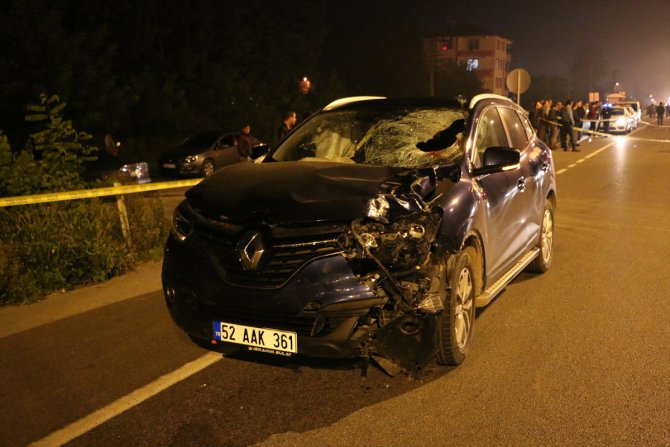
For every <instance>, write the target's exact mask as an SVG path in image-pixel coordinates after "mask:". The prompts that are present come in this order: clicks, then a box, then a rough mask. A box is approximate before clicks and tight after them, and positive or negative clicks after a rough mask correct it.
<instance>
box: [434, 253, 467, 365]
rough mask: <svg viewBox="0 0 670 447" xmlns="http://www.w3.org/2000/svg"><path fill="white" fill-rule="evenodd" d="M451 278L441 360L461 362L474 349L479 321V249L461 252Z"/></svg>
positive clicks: (442, 326) (440, 333)
mask: <svg viewBox="0 0 670 447" xmlns="http://www.w3.org/2000/svg"><path fill="white" fill-rule="evenodd" d="M457 256H458V257H457V259H456V263H455V267H454V269H453V271H452V272H451V277H450V278H449V285H450V288H449V290H448V293H447V296H446V299H445V303H444V312H443V313H442V315H441V316H440V319H439V322H438V328H437V349H438V350H437V362H438V363H439V364H440V365H453V366H455V365H460V364H461V363H463V361H464V360H465V357H466V356H467V355H468V353H469V352H470V347H471V345H472V333H473V328H474V323H475V280H474V279H475V277H474V267H473V263H474V262H475V251H474V249H472V248H467V249H465V250H464V251H462V252H461V253H459V254H458V255H457Z"/></svg>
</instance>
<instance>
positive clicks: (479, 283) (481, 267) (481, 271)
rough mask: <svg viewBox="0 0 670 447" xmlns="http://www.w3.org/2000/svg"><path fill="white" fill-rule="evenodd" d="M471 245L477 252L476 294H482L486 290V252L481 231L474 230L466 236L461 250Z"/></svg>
mask: <svg viewBox="0 0 670 447" xmlns="http://www.w3.org/2000/svg"><path fill="white" fill-rule="evenodd" d="M469 247H470V248H473V249H474V251H475V253H476V258H475V259H473V268H474V270H475V271H474V276H475V278H474V279H475V295H480V294H481V293H482V292H483V291H484V288H485V287H484V286H485V284H486V281H485V278H486V253H485V251H484V244H483V243H482V238H481V236H480V235H479V233H477V232H472V233H470V234H468V235H467V236H466V237H465V240H464V241H463V244H462V245H461V250H462V251H464V250H466V249H467V248H469Z"/></svg>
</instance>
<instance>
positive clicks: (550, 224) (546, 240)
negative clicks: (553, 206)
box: [542, 209, 554, 263]
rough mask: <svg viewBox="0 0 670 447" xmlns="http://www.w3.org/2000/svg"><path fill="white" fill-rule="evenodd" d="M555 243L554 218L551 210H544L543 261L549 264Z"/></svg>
mask: <svg viewBox="0 0 670 447" xmlns="http://www.w3.org/2000/svg"><path fill="white" fill-rule="evenodd" d="M553 243H554V218H553V215H552V214H551V211H550V210H548V209H547V210H544V218H543V219H542V260H543V261H544V262H545V263H549V261H550V260H551V251H552V250H553Z"/></svg>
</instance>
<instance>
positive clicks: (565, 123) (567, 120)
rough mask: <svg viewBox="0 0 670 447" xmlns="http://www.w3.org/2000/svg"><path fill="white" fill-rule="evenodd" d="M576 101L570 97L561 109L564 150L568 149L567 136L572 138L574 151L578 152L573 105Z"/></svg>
mask: <svg viewBox="0 0 670 447" xmlns="http://www.w3.org/2000/svg"><path fill="white" fill-rule="evenodd" d="M573 104H574V101H573V100H572V99H568V100H567V101H565V106H564V107H563V109H561V147H562V148H563V150H564V151H567V150H568V145H567V141H566V140H567V138H568V137H569V138H570V146H571V147H572V150H573V151H574V152H578V151H579V149H577V144H576V143H575V132H574V129H573V127H574V125H575V117H574V115H573V110H572V105H573Z"/></svg>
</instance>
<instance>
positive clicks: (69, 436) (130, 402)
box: [29, 352, 223, 447]
mask: <svg viewBox="0 0 670 447" xmlns="http://www.w3.org/2000/svg"><path fill="white" fill-rule="evenodd" d="M222 358H223V356H222V355H221V354H217V353H215V352H208V353H207V354H205V355H203V356H202V357H200V358H197V359H195V360H193V361H192V362H189V363H187V364H185V365H184V366H182V367H180V368H178V369H176V370H174V371H172V372H171V373H168V374H166V375H164V376H161V377H159V378H158V379H156V380H154V381H153V382H151V383H150V384H148V385H145V386H143V387H142V388H139V389H137V390H135V391H133V392H132V393H130V394H128V395H127V396H124V397H122V398H120V399H118V400H117V401H115V402H112V403H111V404H109V405H107V406H106V407H103V408H101V409H99V410H97V411H95V412H93V413H91V414H89V415H88V416H85V417H83V418H81V419H79V420H78V421H76V422H73V423H72V424H70V425H68V426H66V427H64V428H61V429H60V430H58V431H55V432H53V433H51V434H50V435H48V436H46V437H45V438H42V439H40V440H39V441H36V442H33V443H32V444H30V446H34V447H37V446H40V447H41V446H49V447H51V446H62V445H64V444H67V443H68V442H70V441H72V440H73V439H75V438H77V437H79V436H81V435H83V434H85V433H87V432H89V431H91V430H93V429H94V428H95V427H97V426H99V425H101V424H104V423H105V422H107V421H108V420H110V419H112V418H113V417H115V416H118V415H119V414H121V413H123V412H124V411H127V410H129V409H131V408H133V407H134V406H136V405H139V404H140V403H142V402H144V401H145V400H147V399H149V398H150V397H153V396H155V395H156V394H158V393H160V392H161V391H164V390H166V389H168V388H170V387H171V386H172V385H174V384H176V383H178V382H181V381H182V380H184V379H187V378H189V377H190V376H192V375H193V374H195V373H197V372H199V371H202V370H203V369H205V368H207V367H208V366H211V365H213V364H214V363H216V362H218V361H219V360H221V359H222ZM30 446H29V447H30Z"/></svg>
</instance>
